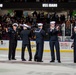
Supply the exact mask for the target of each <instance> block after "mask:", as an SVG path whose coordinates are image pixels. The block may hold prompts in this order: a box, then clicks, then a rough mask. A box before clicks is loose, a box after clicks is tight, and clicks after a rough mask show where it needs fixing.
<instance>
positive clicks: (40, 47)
mask: <svg viewBox="0 0 76 75" xmlns="http://www.w3.org/2000/svg"><path fill="white" fill-rule="evenodd" d="M43 45H44V42H42V43H36V53H35V56H34V59H35V60H38V61H42V57H43V47H44V46H43Z"/></svg>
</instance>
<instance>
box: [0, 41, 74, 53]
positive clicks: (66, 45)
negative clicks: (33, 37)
mask: <svg viewBox="0 0 76 75" xmlns="http://www.w3.org/2000/svg"><path fill="white" fill-rule="evenodd" d="M71 44H72V42H60V51H61V52H73V49H72V48H71ZM8 48H9V41H8V40H2V41H0V50H8ZM21 48H22V41H18V44H17V51H21ZM31 49H32V51H33V52H35V50H36V42H35V41H31ZM26 51H27V50H26ZM44 52H50V47H49V41H45V42H44Z"/></svg>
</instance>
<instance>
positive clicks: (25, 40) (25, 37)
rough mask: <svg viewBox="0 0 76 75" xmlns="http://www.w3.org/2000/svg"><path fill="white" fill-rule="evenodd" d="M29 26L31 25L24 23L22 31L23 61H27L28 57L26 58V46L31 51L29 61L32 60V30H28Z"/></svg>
mask: <svg viewBox="0 0 76 75" xmlns="http://www.w3.org/2000/svg"><path fill="white" fill-rule="evenodd" d="M28 28H29V26H28V25H27V24H23V30H22V31H21V33H20V36H21V40H22V52H21V59H22V61H26V59H25V58H24V55H25V48H26V47H27V49H28V52H29V61H32V52H31V45H30V38H31V31H30V30H28Z"/></svg>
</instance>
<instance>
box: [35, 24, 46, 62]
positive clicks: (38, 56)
mask: <svg viewBox="0 0 76 75" xmlns="http://www.w3.org/2000/svg"><path fill="white" fill-rule="evenodd" d="M42 28H43V24H42V23H38V28H37V29H36V30H35V36H36V53H35V56H34V61H37V62H42V57H43V47H44V36H45V31H44V30H43V29H42Z"/></svg>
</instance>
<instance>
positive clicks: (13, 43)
mask: <svg viewBox="0 0 76 75" xmlns="http://www.w3.org/2000/svg"><path fill="white" fill-rule="evenodd" d="M12 26H13V28H10V29H8V30H7V31H6V32H8V33H9V39H10V40H9V53H8V59H9V60H11V59H12V60H16V59H15V52H16V47H17V36H18V35H17V27H18V24H17V23H14V24H13V25H12Z"/></svg>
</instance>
